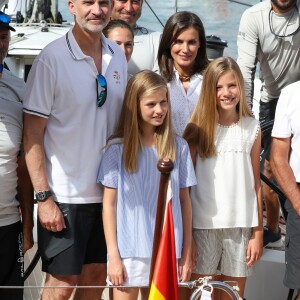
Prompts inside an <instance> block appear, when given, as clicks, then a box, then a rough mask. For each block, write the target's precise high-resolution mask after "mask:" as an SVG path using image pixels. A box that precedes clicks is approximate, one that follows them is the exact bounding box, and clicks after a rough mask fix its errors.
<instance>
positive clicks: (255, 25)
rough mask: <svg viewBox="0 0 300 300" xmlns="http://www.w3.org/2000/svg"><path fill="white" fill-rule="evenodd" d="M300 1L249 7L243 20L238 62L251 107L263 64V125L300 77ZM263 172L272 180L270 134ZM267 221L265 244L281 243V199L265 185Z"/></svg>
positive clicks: (278, 0) (275, 0)
mask: <svg viewBox="0 0 300 300" xmlns="http://www.w3.org/2000/svg"><path fill="white" fill-rule="evenodd" d="M299 5H300V0H269V1H263V2H261V3H258V4H256V5H254V6H252V7H250V8H248V9H247V10H246V11H245V12H244V14H243V16H242V18H241V21H240V27H239V33H238V38H237V45H238V59H237V62H238V64H239V66H240V68H241V71H242V73H243V76H244V80H245V92H246V97H247V101H248V103H249V106H251V107H252V102H253V90H254V76H255V70H256V66H257V63H258V62H259V63H260V76H261V77H262V78H263V81H262V91H261V98H260V106H259V119H260V122H261V125H262V126H264V125H265V124H270V123H272V122H273V120H274V116H275V109H276V105H277V101H278V98H279V95H280V92H281V90H282V89H283V88H284V87H285V86H287V85H289V84H291V83H293V82H295V81H297V80H300V72H299V70H300V13H299ZM262 146H263V148H264V156H265V162H264V174H265V175H266V177H268V178H269V179H270V180H272V179H273V174H272V169H271V166H270V148H271V134H270V131H268V132H267V133H266V134H263V138H262ZM264 198H265V203H266V210H267V224H266V226H265V227H264V246H266V245H269V246H271V247H278V246H279V247H280V246H282V241H281V232H280V228H279V226H278V225H279V202H278V199H277V196H276V194H275V193H274V192H273V191H272V190H271V189H270V188H269V187H268V186H267V185H264Z"/></svg>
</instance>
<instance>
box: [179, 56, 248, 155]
mask: <svg viewBox="0 0 300 300" xmlns="http://www.w3.org/2000/svg"><path fill="white" fill-rule="evenodd" d="M228 71H230V72H232V74H233V75H234V77H235V79H236V82H237V86H238V89H239V92H240V101H239V103H238V104H237V106H236V108H237V112H238V113H239V119H240V120H242V117H245V116H249V117H253V114H252V113H251V111H250V109H249V107H248V105H247V101H246V97H245V89H244V79H243V75H242V73H241V70H240V68H239V66H238V64H237V63H236V62H235V61H234V60H233V59H232V58H230V57H219V58H217V59H215V60H213V61H212V62H211V63H210V64H209V65H208V67H207V69H206V70H205V72H204V75H203V83H202V88H201V94H200V98H199V101H198V103H197V105H196V107H195V110H194V112H193V114H192V117H191V119H190V121H189V124H188V125H187V127H186V130H185V132H184V135H183V137H184V138H185V139H186V140H187V142H188V144H189V146H190V147H194V148H196V149H197V152H198V154H199V155H200V157H203V158H207V157H212V156H215V155H216V148H215V132H216V126H217V122H218V118H219V116H218V111H217V83H218V80H219V78H220V77H221V76H222V75H224V74H225V72H228Z"/></svg>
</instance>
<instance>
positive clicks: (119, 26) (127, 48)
mask: <svg viewBox="0 0 300 300" xmlns="http://www.w3.org/2000/svg"><path fill="white" fill-rule="evenodd" d="M103 34H104V35H105V37H107V38H108V39H110V40H112V41H114V42H116V43H117V44H118V45H119V46H120V47H121V48H122V50H123V51H124V53H125V56H126V60H127V62H129V60H130V58H131V55H132V51H133V46H134V42H133V39H134V33H133V29H132V27H131V26H130V25H129V24H128V23H126V22H125V21H123V20H121V19H120V20H110V21H109V22H108V24H107V25H106V26H105V28H104V29H103ZM131 76H132V75H131V74H128V80H129V79H130V78H131Z"/></svg>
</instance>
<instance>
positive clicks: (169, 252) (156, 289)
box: [148, 182, 178, 300]
mask: <svg viewBox="0 0 300 300" xmlns="http://www.w3.org/2000/svg"><path fill="white" fill-rule="evenodd" d="M170 185H171V184H170V182H169V186H168V192H167V203H166V215H165V222H164V226H163V232H162V237H161V240H160V244H159V249H158V253H157V258H156V262H155V267H154V272H153V278H152V283H151V289H150V294H149V298H148V299H149V300H178V281H177V267H176V251H175V236H174V224H173V214H172V192H171V188H170Z"/></svg>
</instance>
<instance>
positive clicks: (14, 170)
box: [0, 12, 33, 300]
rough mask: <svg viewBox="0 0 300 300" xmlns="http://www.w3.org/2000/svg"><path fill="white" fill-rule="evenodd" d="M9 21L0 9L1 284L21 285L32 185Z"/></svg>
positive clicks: (9, 292) (19, 296)
mask: <svg viewBox="0 0 300 300" xmlns="http://www.w3.org/2000/svg"><path fill="white" fill-rule="evenodd" d="M9 23H10V17H9V16H8V15H6V14H4V13H3V12H0V178H1V179H0V245H1V246H0V266H1V267H0V286H23V285H24V278H23V276H24V253H25V252H26V251H27V250H28V249H30V248H31V247H32V246H33V237H32V228H33V188H32V184H31V182H30V177H29V174H28V172H27V167H26V163H25V156H24V151H23V150H22V135H23V105H22V101H23V92H24V88H25V83H24V81H23V80H22V79H20V78H18V77H16V76H14V75H13V74H12V73H11V72H10V71H8V70H7V69H5V68H4V67H3V65H4V59H5V57H6V55H7V51H8V46H9V40H10V31H15V29H14V28H13V27H11V26H10V25H9ZM19 206H21V218H20V212H19ZM22 232H23V234H22ZM0 299H14V300H23V289H0Z"/></svg>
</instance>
